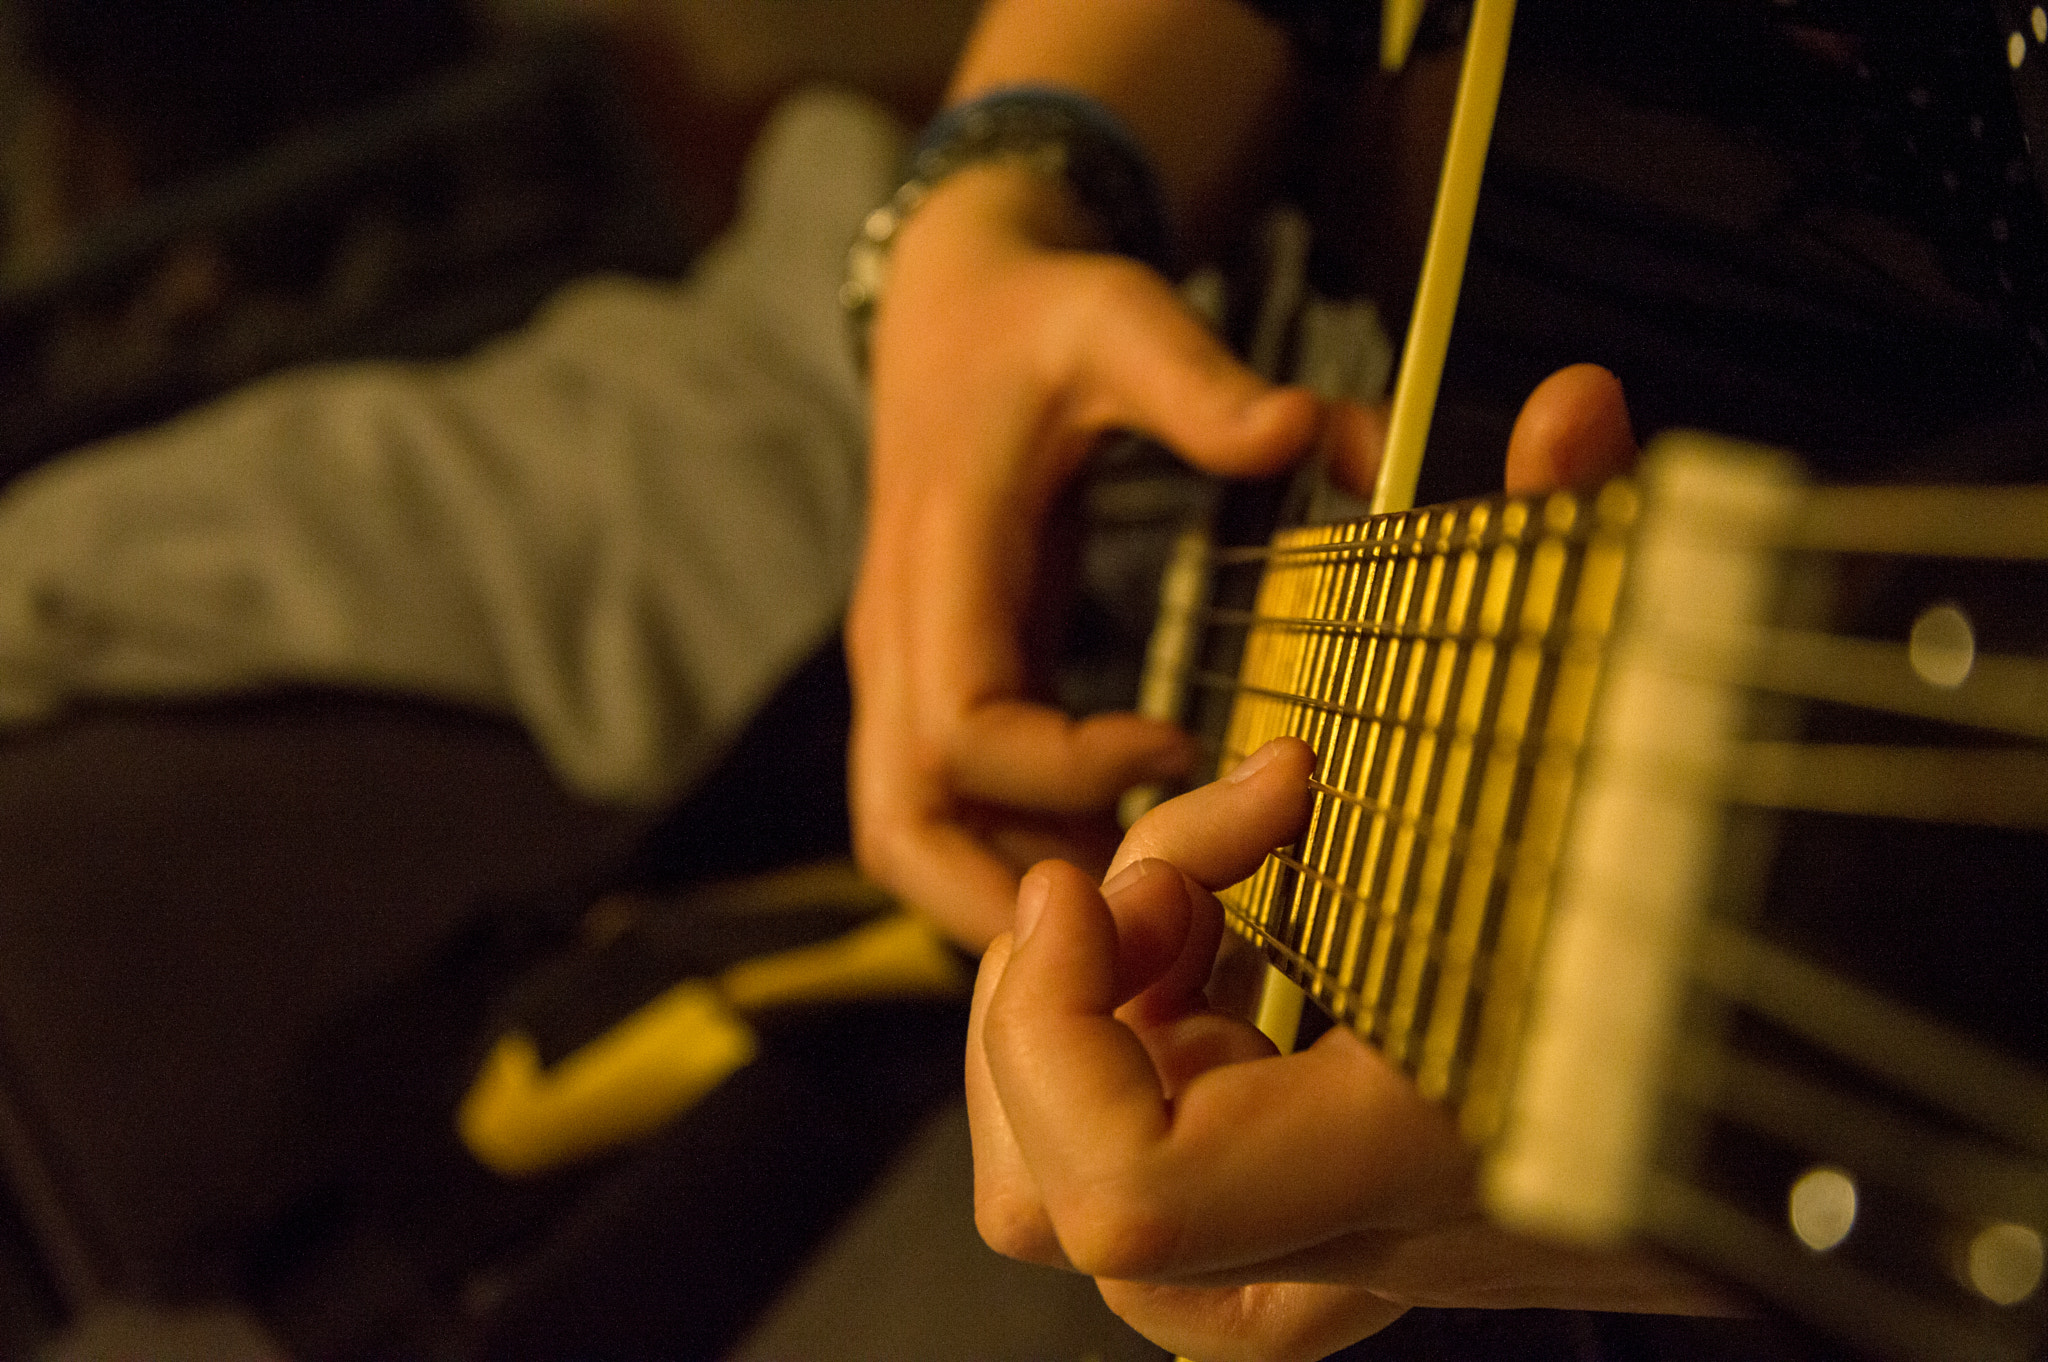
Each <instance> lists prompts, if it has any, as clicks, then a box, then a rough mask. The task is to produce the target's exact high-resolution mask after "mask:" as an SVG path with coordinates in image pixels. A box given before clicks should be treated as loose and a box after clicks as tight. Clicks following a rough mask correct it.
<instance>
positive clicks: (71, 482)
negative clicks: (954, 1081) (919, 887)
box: [0, 91, 904, 804]
mask: <svg viewBox="0 0 2048 1362" xmlns="http://www.w3.org/2000/svg"><path fill="white" fill-rule="evenodd" d="M903 148H904V138H903V133H902V130H901V129H900V127H899V126H898V125H897V124H896V123H895V121H894V120H893V119H892V118H891V117H890V116H889V115H888V114H887V113H886V112H884V111H883V110H881V109H880V108H879V107H877V106H875V105H873V104H871V103H869V102H867V101H865V100H862V99H859V98H858V97H855V96H852V95H848V94H844V93H840V92H834V91H811V92H806V93H805V94H803V95H800V96H798V97H796V98H794V99H792V100H791V101H789V102H788V103H786V104H785V105H784V106H783V107H782V108H781V109H780V110H779V111H778V112H777V114H776V115H775V117H774V118H773V119H771V121H770V123H769V126H768V128H767V130H766V132H765V133H764V134H763V136H762V138H761V140H760V142H759V143H758V144H757V146H756V148H755V151H754V154H753V157H752V159H751V162H750V165H749V170H748V176H747V180H746V184H745V189H744V193H743V198H742V208H741V212H740V216H739V218H738V221H737V223H736V225H735V226H734V227H733V229H732V230H731V231H730V232H729V233H728V234H727V236H726V237H724V238H723V239H722V240H721V241H720V242H719V243H718V244H717V245H716V246H714V247H713V248H712V249H711V250H710V251H709V252H708V253H707V254H706V255H705V257H704V258H703V259H702V260H701V262H700V263H699V264H698V266H697V267H696V268H695V269H694V270H693V271H692V273H691V275H690V276H689V277H688V278H687V279H686V280H684V281H683V282H681V283H679V284H658V283H647V282H640V281H632V280H626V279H615V278H602V279H594V280H590V281H586V282H582V283H579V284H576V285H574V286H572V287H570V288H568V289H566V290H564V291H563V292H562V293H561V294H560V295H558V296H557V297H556V298H555V299H554V300H553V301H552V302H551V303H550V304H549V305H548V306H547V307H546V308H545V309H544V310H543V312H542V313H541V314H540V315H539V316H537V317H536V318H535V319H534V320H533V321H532V322H531V323H530V324H529V325H528V326H527V327H525V328H524V329H523V330H521V331H519V332H517V333H515V334H513V335H511V336H509V337H507V338H505V339H502V340H500V341H498V342H495V343H493V344H491V345H489V346H487V347H486V348H484V349H483V350H481V351H480V352H478V353H477V354H475V355H474V356H472V357H470V358H468V359H465V360H462V361H459V362H453V363H447V364H439V365H417V364H344V365H333V366H326V367H321V368H314V369H307V370H302V371H298V372H294V373H289V374H285V375H281V376H278V377H275V378H272V379H270V380H267V381H264V382H262V383H259V384H256V385H253V386H251V387H250V388H248V389H246V390H244V391H241V392H239V393H236V394H234V395H232V396H230V397H228V398H226V399H224V400H221V401H219V402H216V403H213V404H211V405H209V406H206V407H204V408H201V409H199V410H196V411H194V412H192V413H190V414H188V415H185V416H183V417H181V418H179V419H177V420H175V421H172V422H170V423H168V424H166V425H164V426H161V427H158V428H155V429H151V430H147V431H144V432H140V433H137V434H133V435H128V436H124V437H121V438H118V439H115V440H110V441H107V442H105V443H103V444H100V445H97V446H94V447H90V448H87V449H84V450H81V451H78V452H76V453H73V454H70V455H67V456H66V457H64V458H63V459H61V460H58V461H57V462H55V463H53V464H51V465H49V466H47V467H45V468H43V469H41V470H39V471H38V472H36V473H34V474H32V475H30V476H28V477H26V478H24V479H22V480H21V481H19V482H18V483H16V484H15V485H13V486H12V487H10V488H9V489H7V491H6V492H5V493H4V495H0V724H14V725H20V724H24V723H30V722H35V721H39V720H43V719H46V718H48V717H50V716H53V715H55V714H58V713H60V712H61V711H62V710H63V709H64V708H65V707H66V706H67V705H69V704H71V703H73V702H75V701H77V700H78V699H80V698H82V697H91V696H101V697H129V698H133V697H151V698H167V697H191V696H198V695H207V694H221V693H229V692H238V691H249V690H256V689H262V688H265V687H270V686H276V685H280V684H300V683H315V684H340V685H348V686H360V687H368V688H373V689H377V690H382V691H393V692H403V693H411V694H417V695H422V696H429V697H435V698H440V699H446V700H453V701H457V702H461V703H466V704H471V705H477V706H482V707H486V708H489V709H493V710H498V711H501V712H505V713H509V714H512V715H515V716H517V717H518V718H519V719H520V720H521V721H522V722H523V723H524V724H525V726H526V727H527V729H528V730H529V731H530V732H531V733H532V735H533V737H534V739H535V740H536V742H537V743H538V744H539V745H540V746H541V748H542V749H543V750H544V751H545V752H546V754H547V756H548V758H549V760H550V761H551V763H552V764H553V766H554V768H555V769H556V770H557V772H558V773H559V774H560V776H561V778H562V780H563V781H564V783H565V784H566V785H568V786H569V787H570V788H572V789H574V790H576V791H578V792H580V793H581V794H584V795H586V796H589V797H591V798H594V799H597V800H601V801H607V802H618V803H632V804H657V803H660V802H663V801H666V800H668V799H670V798H672V797H674V796H675V795H676V793H677V792H678V791H680V790H681V789H682V788H683V787H684V786H685V785H686V784H687V783H688V782H689V781H690V779H691V778H692V777H694V776H695V775H696V774H697V773H698V772H699V771H701V770H702V769H703V768H704V767H705V766H706V765H707V764H708V763H709V762H710V761H711V760H712V759H713V758H715V756H716V755H717V754H718V752H719V750H720V749H721V747H722V746H723V745H724V744H725V743H726V742H727V741H729V740H730V739H731V737H732V736H733V735H734V734H735V733H736V732H737V730H738V728H739V727H740V726H741V725H742V724H743V723H744V722H745V721H746V719H747V718H748V716H749V715H751V714H752V712H753V711H754V710H755V708H756V707H757V706H758V705H759V704H760V703H761V702H762V701H763V700H764V699H765V698H766V697H767V695H768V693H769V692H770V691H771V690H772V689H773V687H774V686H775V684H776V683H777V682H778V681H779V680H780V679H781V678H782V677H783V676H784V675H785V674H786V673H787V672H788V671H789V669H790V668H792V667H793V666H794V665H795V664H796V663H798V662H800V661H801V660H802V659H803V657H804V656H805V655H806V654H807V653H808V652H809V651H810V650H812V649H813V648H815V647H816V646H817V645H818V643H819V642H820V641H821V640H822V639H823V638H825V637H826V636H827V634H828V633H829V631H830V630H831V629H832V628H833V627H834V626H835V624H836V623H837V621H838V618H839V616H840V614H841V612H842V611H843V609H844V606H845V600H846V595H847V591H848V588H849V585H850V582H851V580H852V574H853V571H854V567H855V563H856V558H857V554H858V550H859V541H860V510H861V502H862V495H863V488H862V462H863V457H864V448H865V412H864V407H863V399H862V393H861V388H860V383H859V380H858V378H857V376H856V374H855V372H854V370H853V366H852V364H851V361H850V359H849V357H848V351H847V345H846V333H845V323H844V321H843V320H842V318H841V316H840V313H839V310H838V305H837V288H838V281H839V278H840V273H841V268H842V261H843V257H844V252H845V247H846V245H847V243H848V242H849V241H850V240H851V239H852V236H853V233H854V231H855V230H856V228H857V226H858V224H859V222H860V220H861V218H862V216H863V215H864V214H865V213H866V212H867V211H868V209H869V208H871V207H872V206H873V205H874V204H876V203H878V202H880V201H881V200H882V198H883V197H884V196H885V195H886V194H887V193H888V191H889V189H890V187H891V185H892V183H893V179H894V176H895V174H896V172H897V170H898V167H899V165H900V160H901V157H902V155H903Z"/></svg>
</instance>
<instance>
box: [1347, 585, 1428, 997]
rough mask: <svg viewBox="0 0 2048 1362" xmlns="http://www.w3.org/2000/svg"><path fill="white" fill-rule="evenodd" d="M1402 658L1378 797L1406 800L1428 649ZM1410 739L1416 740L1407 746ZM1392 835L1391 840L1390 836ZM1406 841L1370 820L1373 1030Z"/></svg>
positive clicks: (1387, 689)
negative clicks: (1392, 721) (1417, 706)
mask: <svg viewBox="0 0 2048 1362" xmlns="http://www.w3.org/2000/svg"><path fill="white" fill-rule="evenodd" d="M1422 570H1423V567H1422V561H1421V560H1420V559H1419V558H1415V559H1410V560H1409V561H1408V562H1407V563H1406V564H1405V565H1404V571H1403V572H1402V574H1401V589H1400V599H1399V603H1398V604H1396V605H1395V607H1394V609H1395V610H1396V612H1397V613H1398V614H1399V615H1400V616H1401V617H1402V618H1404V619H1405V618H1409V617H1410V611H1411V607H1412V605H1413V604H1414V603H1415V602H1416V588H1417V586H1418V582H1417V578H1418V576H1419V575H1420V574H1421V573H1422ZM1421 585H1422V589H1423V591H1424V600H1425V602H1426V601H1427V600H1428V586H1427V584H1426V583H1424V584H1421ZM1401 652H1402V653H1403V654H1404V656H1402V657H1401V658H1398V659H1396V660H1394V661H1393V662H1392V663H1391V665H1390V666H1389V668H1388V670H1387V673H1386V675H1385V676H1384V677H1382V678H1381V682H1380V693H1379V697H1378V699H1377V701H1376V702H1375V703H1376V704H1377V706H1378V707H1380V708H1382V709H1386V708H1387V707H1388V705H1389V701H1390V700H1391V699H1392V695H1393V689H1394V687H1395V685H1396V684H1398V685H1399V686H1400V699H1399V701H1398V702H1397V703H1398V708H1397V709H1395V710H1394V711H1393V714H1394V717H1395V719H1396V722H1397V725H1398V726H1396V727H1394V728H1392V729H1390V730H1389V739H1390V741H1389V742H1388V745H1387V759H1386V761H1385V762H1383V763H1382V764H1381V766H1380V771H1379V789H1380V798H1382V799H1393V798H1400V799H1402V800H1406V799H1407V798H1408V795H1409V788H1410V781H1411V780H1412V778H1413V776H1414V771H1415V758H1416V754H1417V752H1418V751H1419V750H1420V749H1421V748H1422V747H1423V746H1424V739H1425V737H1426V735H1424V734H1422V733H1419V732H1416V731H1415V729H1414V726H1413V725H1414V720H1413V717H1412V716H1413V715H1414V712H1415V699H1416V695H1417V692H1418V690H1419V688H1420V686H1421V684H1422V680H1423V672H1424V671H1425V669H1427V668H1428V666H1429V662H1430V655H1429V649H1428V645H1427V644H1425V643H1421V642H1415V643H1410V644H1409V645H1408V646H1407V647H1406V648H1403V649H1401ZM1411 737H1412V738H1413V739H1414V741H1411V740H1410V739H1411ZM1389 834H1391V836H1390V835H1389ZM1410 844H1411V843H1410V839H1408V838H1406V837H1404V836H1403V833H1402V830H1401V829H1399V828H1397V827H1394V826H1393V824H1392V823H1391V822H1390V821H1389V820H1386V819H1379V818H1376V819H1374V820H1373V831H1372V837H1371V840H1370V842H1369V843H1368V846H1367V850H1366V856H1367V861H1368V868H1367V870H1366V874H1365V877H1364V878H1363V879H1362V880H1361V884H1362V885H1369V886H1371V892H1372V894H1373V896H1374V897H1375V898H1376V899H1377V900H1378V902H1377V904H1376V905H1375V907H1374V909H1373V910H1372V916H1373V918H1374V922H1373V935H1372V947H1371V953H1370V954H1369V955H1368V957H1367V959H1366V964H1365V973H1364V997H1363V1000H1364V1004H1365V1007H1366V1008H1367V1010H1368V1011H1371V1012H1372V1013H1373V1014H1374V1022H1373V1025H1374V1026H1375V1028H1377V1026H1378V1024H1379V1006H1380V999H1381V997H1382V994H1383V992H1384V989H1385V985H1386V981H1387V970H1388V964H1389V954H1390V952H1391V951H1392V948H1393V935H1392V933H1393V929H1394V926H1395V923H1396V920H1397V919H1398V917H1399V915H1400V912H1401V907H1402V904H1401V894H1402V891H1403V889H1404V888H1405V887H1406V873H1405V872H1406V869H1407V862H1406V859H1405V854H1404V853H1405V851H1406V849H1407V847H1408V846H1409V845H1410Z"/></svg>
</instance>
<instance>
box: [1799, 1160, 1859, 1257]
mask: <svg viewBox="0 0 2048 1362" xmlns="http://www.w3.org/2000/svg"><path fill="white" fill-rule="evenodd" d="M1786 1211H1787V1217H1788V1218H1789V1219H1790V1220H1791V1222H1792V1233H1794V1234H1796V1235H1798V1236H1799V1242H1800V1243H1802V1244H1804V1245H1806V1246H1807V1247H1808V1248H1810V1249H1812V1250H1813V1251H1814V1252H1815V1253H1826V1252H1827V1251H1828V1250H1829V1249H1831V1248H1833V1247H1834V1246H1835V1245H1837V1244H1839V1243H1841V1242H1842V1241H1843V1240H1844V1239H1847V1238H1848V1237H1849V1231H1850V1230H1851V1229H1852V1228H1854V1227H1855V1224H1856V1183H1855V1180H1854V1179H1852V1178H1851V1177H1850V1176H1849V1175H1848V1174H1847V1173H1844V1172H1843V1171H1842V1170H1841V1169H1839V1168H1812V1169H1808V1170H1807V1171H1806V1172H1805V1173H1803V1174H1801V1175H1800V1178H1799V1181H1797V1182H1795V1183H1793V1184H1792V1195H1791V1196H1790V1197H1789V1198H1788V1204H1787V1207H1786Z"/></svg>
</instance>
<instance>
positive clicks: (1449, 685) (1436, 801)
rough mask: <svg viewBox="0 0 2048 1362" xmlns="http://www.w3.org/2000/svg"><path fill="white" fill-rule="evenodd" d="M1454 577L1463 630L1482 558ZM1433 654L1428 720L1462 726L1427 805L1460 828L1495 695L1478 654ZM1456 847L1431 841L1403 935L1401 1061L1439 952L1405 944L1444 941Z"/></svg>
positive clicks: (1441, 746) (1449, 733) (1398, 1017)
mask: <svg viewBox="0 0 2048 1362" xmlns="http://www.w3.org/2000/svg"><path fill="white" fill-rule="evenodd" d="M1475 513H1476V512H1475ZM1455 571H1456V574H1457V575H1456V577H1455V579H1454V582H1453V586H1452V594H1451V599H1450V603H1449V605H1448V607H1447V608H1448V610H1449V612H1450V615H1451V623H1452V625H1453V626H1454V627H1455V628H1457V629H1459V630H1462V629H1463V627H1464V625H1465V622H1466V619H1467V617H1468V616H1469V614H1470V612H1471V609H1472V602H1473V598H1474V595H1475V594H1476V592H1477V587H1478V579H1479V575H1480V554H1479V552H1478V551H1477V550H1468V551H1466V552H1465V553H1462V554H1460V555H1459V556H1458V561H1457V567H1456V569H1455ZM1438 647H1439V648H1440V649H1442V648H1445V647H1448V648H1449V649H1450V651H1451V658H1450V664H1451V671H1450V673H1449V674H1448V675H1446V676H1445V677H1444V678H1443V680H1442V685H1441V689H1440V691H1439V694H1438V695H1436V696H1433V697H1432V699H1431V709H1432V715H1431V717H1432V719H1433V721H1435V722H1436V723H1437V724H1438V725H1439V727H1443V724H1442V720H1443V716H1444V715H1445V714H1446V713H1455V714H1456V715H1458V716H1459V718H1458V719H1457V720H1456V721H1454V722H1453V724H1452V725H1451V726H1449V728H1448V729H1447V730H1446V736H1445V739H1444V740H1442V741H1440V742H1439V743H1438V750H1437V754H1436V760H1437V763H1438V764H1437V767H1436V770H1435V772H1434V773H1433V775H1432V778H1431V779H1432V787H1433V788H1432V790H1431V792H1430V793H1429V800H1430V804H1431V806H1432V807H1433V808H1434V809H1435V810H1436V812H1437V818H1438V819H1439V821H1448V822H1450V823H1451V824H1452V825H1453V826H1457V825H1458V824H1460V823H1461V822H1462V821H1463V819H1462V813H1463V810H1464V807H1465V788H1466V781H1467V779H1468V778H1469V776H1470V773H1471V766H1472V761H1473V753H1474V749H1475V748H1476V747H1477V745H1478V744H1477V737H1478V730H1479V728H1480V714H1479V711H1480V710H1481V709H1482V708H1483V706H1484V703H1485V698H1486V695H1487V693H1488V692H1490V691H1491V689H1492V683H1493V679H1494V678H1493V677H1492V675H1491V674H1490V668H1489V669H1487V670H1486V671H1482V672H1480V673H1478V674H1476V675H1475V673H1474V671H1473V665H1474V663H1475V662H1476V661H1477V659H1476V658H1475V657H1474V656H1473V654H1474V653H1475V652H1476V651H1477V650H1476V649H1475V648H1472V647H1466V646H1463V645H1442V644H1440V645H1438ZM1453 706H1455V709H1453ZM1447 816H1448V817H1447ZM1461 846H1462V843H1461V842H1454V841H1452V840H1450V839H1447V838H1446V839H1438V838H1432V839H1430V840H1429V841H1428V842H1427V843H1426V844H1425V845H1424V847H1423V848H1422V851H1421V863H1420V869H1419V870H1418V872H1417V876H1418V878H1417V881H1416V893H1415V907H1414V908H1413V909H1412V910H1411V913H1410V917H1409V922H1408V926H1407V929H1406V932H1405V933H1404V940H1403V943H1402V959H1401V978H1400V984H1399V987H1398V988H1397V990H1396V992H1395V995H1394V1010H1393V1017H1392V1023H1391V1026H1390V1028H1389V1033H1388V1042H1389V1045H1390V1046H1391V1047H1392V1048H1393V1049H1395V1050H1397V1051H1399V1052H1400V1054H1401V1056H1402V1058H1403V1060H1404V1061H1405V1060H1406V1059H1408V1058H1409V1056H1410V1054H1411V1053H1414V1054H1415V1055H1417V1056H1418V1057H1419V1055H1420V1052H1421V1051H1420V1046H1419V1045H1418V1043H1417V1042H1418V1041H1419V1039H1420V1036H1419V1033H1418V1032H1417V1030H1416V1025H1417V1021H1418V1019H1419V1018H1426V1017H1427V1016H1428V1004H1429V994H1430V991H1431V990H1432V989H1433V988H1434V987H1435V984H1436V979H1437V974H1438V968H1439V964H1440V952H1439V951H1438V950H1436V949H1435V948H1434V947H1432V948H1430V949H1426V950H1422V949H1418V950H1410V949H1409V943H1410V942H1412V941H1416V940H1420V941H1423V942H1433V941H1438V940H1440V939H1441V934H1440V932H1439V930H1438V922H1439V920H1440V918H1441V917H1442V915H1443V912H1444V895H1445V891H1446V887H1447V885H1448V884H1449V883H1450V878H1449V877H1450V873H1451V868H1452V866H1453V864H1454V863H1455V861H1456V859H1457V857H1458V854H1459V850H1460V848H1461ZM1411 1047H1413V1049H1412V1050H1411Z"/></svg>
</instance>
